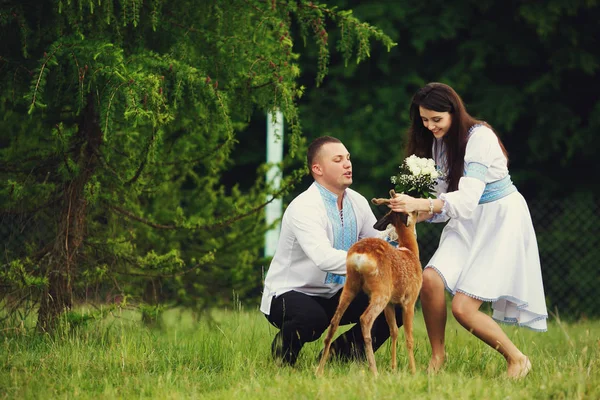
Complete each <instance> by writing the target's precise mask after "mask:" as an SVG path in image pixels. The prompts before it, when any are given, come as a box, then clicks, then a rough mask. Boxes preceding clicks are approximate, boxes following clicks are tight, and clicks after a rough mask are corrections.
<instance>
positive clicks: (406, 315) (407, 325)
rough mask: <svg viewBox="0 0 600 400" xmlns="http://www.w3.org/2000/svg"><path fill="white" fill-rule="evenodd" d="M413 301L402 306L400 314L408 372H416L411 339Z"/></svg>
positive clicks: (413, 314)
mask: <svg viewBox="0 0 600 400" xmlns="http://www.w3.org/2000/svg"><path fill="white" fill-rule="evenodd" d="M415 302H416V299H415V301H414V302H412V303H411V304H407V305H406V306H402V315H403V321H404V336H405V339H406V350H407V351H408V364H409V365H410V372H412V373H413V374H414V373H415V372H417V368H416V366H415V353H414V347H415V342H414V340H413V319H414V316H415Z"/></svg>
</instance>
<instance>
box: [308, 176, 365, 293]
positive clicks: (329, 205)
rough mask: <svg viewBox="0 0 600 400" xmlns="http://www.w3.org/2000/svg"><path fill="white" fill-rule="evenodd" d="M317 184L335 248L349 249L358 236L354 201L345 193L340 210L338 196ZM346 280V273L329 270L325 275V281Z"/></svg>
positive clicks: (338, 281)
mask: <svg viewBox="0 0 600 400" xmlns="http://www.w3.org/2000/svg"><path fill="white" fill-rule="evenodd" d="M315 184H316V185H317V188H318V189H319V192H320V193H321V198H322V199H323V204H324V205H325V210H326V211H327V217H328V218H329V221H330V222H331V227H332V229H333V248H334V249H338V250H346V251H348V249H350V246H352V245H353V244H354V243H355V242H356V240H357V238H358V228H357V223H356V214H355V213H354V208H352V202H351V201H350V199H349V197H348V194H347V193H344V198H343V200H342V209H341V210H338V207H337V196H336V195H335V194H333V193H331V192H330V191H329V190H327V189H325V188H324V187H323V186H321V185H319V184H318V183H316V182H315ZM345 281H346V277H345V276H344V275H338V274H333V273H331V272H328V273H327V275H326V276H325V283H338V284H343V283H344V282H345Z"/></svg>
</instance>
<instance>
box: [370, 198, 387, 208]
mask: <svg viewBox="0 0 600 400" xmlns="http://www.w3.org/2000/svg"><path fill="white" fill-rule="evenodd" d="M371 203H373V204H375V205H376V206H379V205H381V204H390V199H375V198H373V199H371Z"/></svg>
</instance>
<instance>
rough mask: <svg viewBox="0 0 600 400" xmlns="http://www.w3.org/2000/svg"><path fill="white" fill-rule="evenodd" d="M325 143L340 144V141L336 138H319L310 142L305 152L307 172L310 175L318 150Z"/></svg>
mask: <svg viewBox="0 0 600 400" xmlns="http://www.w3.org/2000/svg"><path fill="white" fill-rule="evenodd" d="M327 143H342V141H341V140H340V139H338V138H334V137H333V136H321V137H318V138H316V139H315V140H313V141H312V143H311V144H310V145H309V146H308V151H307V152H306V162H307V166H308V171H309V172H310V173H312V165H313V162H314V160H315V158H316V157H317V154H319V150H321V147H323V145H325V144H327Z"/></svg>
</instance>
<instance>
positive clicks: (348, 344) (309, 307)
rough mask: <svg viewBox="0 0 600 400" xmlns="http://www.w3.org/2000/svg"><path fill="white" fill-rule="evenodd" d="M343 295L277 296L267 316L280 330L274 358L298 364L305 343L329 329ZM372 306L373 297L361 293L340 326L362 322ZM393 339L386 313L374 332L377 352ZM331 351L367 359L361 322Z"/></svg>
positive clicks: (342, 356)
mask: <svg viewBox="0 0 600 400" xmlns="http://www.w3.org/2000/svg"><path fill="white" fill-rule="evenodd" d="M341 293H342V290H341V289H340V290H339V291H338V292H337V293H336V294H335V296H333V297H332V298H330V299H326V298H324V297H317V296H309V295H306V294H303V293H299V292H295V291H291V292H287V293H284V294H282V295H281V296H279V297H274V298H273V301H272V303H271V313H270V314H269V315H267V316H266V317H267V319H268V320H269V322H270V323H271V324H273V325H274V326H275V327H277V328H279V329H280V331H279V332H278V333H277V335H276V336H275V338H274V339H273V343H272V345H271V351H272V354H273V357H274V358H275V359H278V360H282V361H283V362H285V363H288V364H290V365H294V364H295V363H296V360H297V358H298V355H299V353H300V350H301V349H302V346H304V343H307V342H312V341H315V340H317V339H319V338H320V337H321V335H322V334H323V332H325V330H326V329H327V327H328V326H329V323H330V321H331V318H332V317H333V315H334V314H335V310H336V308H337V305H338V303H339V300H340V295H341ZM368 305H369V297H368V296H367V295H366V294H365V293H364V292H360V293H359V294H358V295H357V296H356V298H355V299H354V300H353V301H352V303H350V306H348V309H347V310H346V312H345V313H344V316H343V317H342V320H341V321H340V325H346V324H350V323H357V322H359V321H360V316H361V315H362V313H363V312H364V311H365V310H366V308H367V306H368ZM396 322H397V323H398V326H399V327H400V326H402V310H401V308H400V307H398V306H396ZM389 336H390V329H389V327H388V325H387V322H386V320H385V315H384V313H383V312H382V313H381V315H379V317H377V319H376V320H375V322H374V324H373V329H372V330H371V339H372V344H373V351H377V349H378V348H379V347H380V346H381V345H382V344H383V343H384V342H385V341H386V340H387V338H388V337H389ZM331 352H332V355H333V356H334V357H338V358H340V359H341V360H351V359H365V358H366V357H365V342H364V339H363V336H362V330H361V327H360V323H357V324H356V325H355V326H354V327H352V328H351V329H350V330H348V331H347V332H345V333H344V334H343V335H340V337H338V338H337V339H336V340H334V341H333V342H332V343H331Z"/></svg>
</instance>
